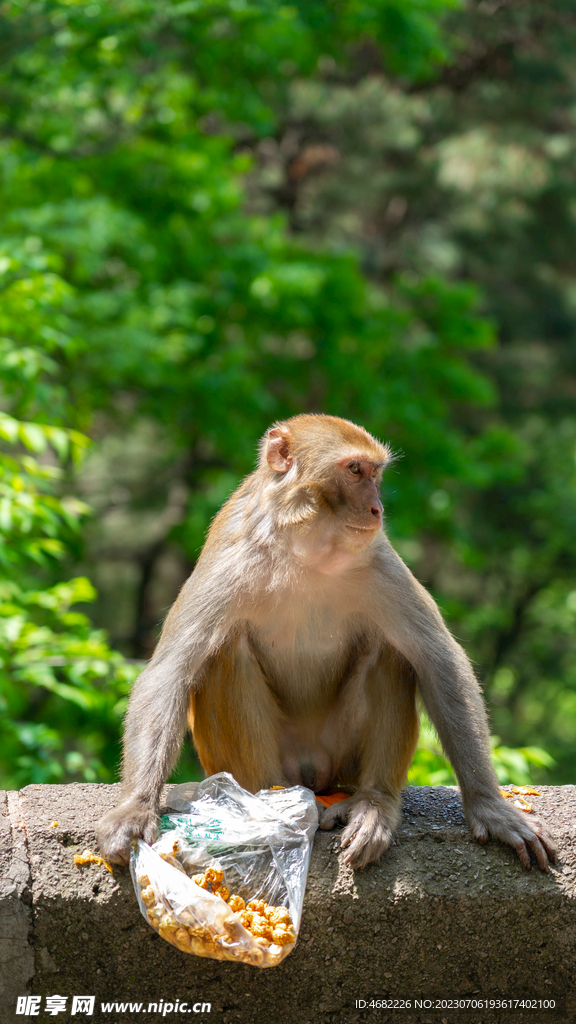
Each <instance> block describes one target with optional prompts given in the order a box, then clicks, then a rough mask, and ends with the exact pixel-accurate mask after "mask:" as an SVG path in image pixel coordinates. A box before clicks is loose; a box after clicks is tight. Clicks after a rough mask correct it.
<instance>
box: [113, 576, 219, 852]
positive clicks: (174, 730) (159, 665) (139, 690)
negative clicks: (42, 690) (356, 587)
mask: <svg viewBox="0 0 576 1024" xmlns="http://www.w3.org/2000/svg"><path fill="white" fill-rule="evenodd" d="M224 579H226V577H225V576H223V575H222V573H221V572H218V566H217V565H214V564H212V560H211V559H204V560H202V561H201V562H200V563H199V565H198V566H197V568H196V569H195V571H194V572H193V574H192V576H191V577H190V578H189V580H188V581H187V582H186V583H185V585H184V587H183V588H182V590H181V592H180V595H179V597H178V599H177V601H176V603H175V604H174V605H173V607H172V609H171V611H170V614H169V615H168V618H167V620H166V623H165V625H164V629H163V631H162V636H161V638H160V641H159V643H158V646H157V648H156V651H155V653H154V656H153V658H152V660H151V661H150V663H149V664H148V666H147V667H146V669H145V670H144V672H143V673H142V674H141V675H140V676H139V677H138V679H137V680H136V683H135V684H134V688H133V690H132V694H131V697H130V704H129V707H128V711H127V714H126V719H125V725H124V751H123V760H122V794H121V799H120V803H119V805H118V807H116V808H115V810H113V811H111V812H110V813H109V814H107V815H106V816H105V817H104V818H102V820H101V821H100V822H99V824H98V829H97V832H98V841H99V844H100V849H101V850H102V852H103V854H104V856H105V857H106V858H107V859H108V860H111V861H113V862H114V863H117V864H126V863H127V862H128V858H129V853H130V843H131V841H132V839H133V838H134V837H141V838H143V839H144V840H145V841H146V842H148V843H151V842H153V840H154V837H155V834H156V824H157V818H158V800H159V796H160V792H161V790H162V786H163V784H164V782H165V781H166V778H167V776H168V775H169V773H170V771H171V769H172V766H173V764H174V762H175V760H176V758H177V756H178V752H179V750H180V746H181V743H182V737H183V734H184V730H185V728H186V715H187V711H188V707H189V701H190V689H191V687H192V686H193V684H194V679H195V677H196V676H197V675H198V672H199V670H200V669H201V667H202V664H203V663H204V661H205V660H206V658H208V657H209V656H210V655H211V654H212V653H213V652H214V651H215V650H217V649H218V647H219V645H220V644H221V643H222V641H223V639H224V637H225V635H226V633H227V632H228V631H229V629H230V628H231V626H232V624H233V622H234V618H235V613H236V612H237V610H238V604H239V601H238V596H237V595H238V587H237V586H235V581H233V580H227V581H226V585H225V586H224V585H223V580H224ZM214 581H219V584H218V585H217V586H216V585H215V582H214Z"/></svg>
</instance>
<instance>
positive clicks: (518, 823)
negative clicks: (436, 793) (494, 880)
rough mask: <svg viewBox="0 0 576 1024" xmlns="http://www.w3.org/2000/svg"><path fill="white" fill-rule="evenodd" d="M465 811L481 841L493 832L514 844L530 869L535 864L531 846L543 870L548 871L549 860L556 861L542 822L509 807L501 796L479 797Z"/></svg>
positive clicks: (494, 835) (553, 846) (523, 862)
mask: <svg viewBox="0 0 576 1024" xmlns="http://www.w3.org/2000/svg"><path fill="white" fill-rule="evenodd" d="M465 814H466V819H467V821H468V824H469V825H470V828H471V830H472V835H473V836H474V838H475V839H476V840H477V841H478V842H479V843H485V842H487V840H488V838H489V836H492V837H493V838H494V839H500V841H501V842H503V843H507V844H508V845H509V846H513V847H514V849H515V850H516V853H517V854H518V857H519V858H520V863H521V865H522V867H523V868H526V869H527V870H530V868H531V866H532V865H531V862H530V850H531V851H532V853H533V854H534V856H535V858H536V861H537V863H538V867H540V868H542V871H549V869H550V863H552V864H555V863H556V859H557V852H556V847H555V845H554V843H553V841H552V840H551V839H550V836H548V835H547V834H546V832H545V830H544V826H543V825H542V822H540V821H539V820H538V818H536V817H534V816H533V815H531V816H530V817H528V816H527V815H526V814H524V813H523V812H521V811H517V810H516V808H515V807H510V805H509V804H507V803H506V802H505V801H504V800H502V798H501V797H496V798H494V799H489V800H486V801H483V800H476V801H474V803H473V804H469V805H468V806H467V807H465Z"/></svg>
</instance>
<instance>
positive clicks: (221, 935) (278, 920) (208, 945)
mask: <svg viewBox="0 0 576 1024" xmlns="http://www.w3.org/2000/svg"><path fill="white" fill-rule="evenodd" d="M162 859H163V860H166V861H168V863H170V861H169V860H168V857H163V858H162ZM179 867H180V869H181V870H182V868H181V865H179ZM223 879H224V873H223V871H221V870H220V869H219V868H207V869H206V871H205V872H204V873H203V874H196V875H193V876H192V881H193V882H195V884H196V885H197V886H198V887H199V888H200V889H203V890H204V891H206V892H211V893H212V894H213V895H215V896H219V897H220V898H221V900H222V901H223V910H224V907H225V908H226V911H229V913H226V912H224V915H223V916H222V917H221V918H220V917H217V919H216V925H213V924H212V925H211V924H210V923H209V922H208V920H206V921H204V922H201V921H199V920H198V919H197V917H196V914H195V913H194V910H193V909H192V908H185V909H184V910H183V911H182V912H181V913H179V914H178V916H177V917H176V916H175V915H174V914H173V913H172V912H171V911H170V910H169V909H167V908H166V906H165V905H164V903H163V902H162V901H161V900H159V899H157V897H156V894H155V892H154V888H153V886H152V885H151V883H150V877H149V875H148V874H145V873H142V874H140V875H139V876H138V883H139V885H140V887H141V891H140V896H141V899H142V902H143V903H144V906H145V907H146V916H147V918H148V921H149V922H150V924H151V925H152V927H153V928H154V929H156V931H157V932H158V934H159V935H160V936H161V937H162V938H163V939H165V940H166V941H167V942H170V943H171V945H173V946H176V947H177V948H178V949H180V950H181V951H182V952H183V953H194V954H195V955H196V956H203V957H211V958H213V959H216V960H236V961H241V962H242V963H247V964H253V965H255V966H262V965H263V963H264V962H266V963H267V964H269V965H273V964H276V963H279V962H280V960H282V959H283V957H284V955H285V950H284V947H285V946H288V945H290V944H293V943H294V942H295V941H296V936H295V934H294V931H293V929H292V924H291V921H290V914H289V912H288V910H287V908H286V907H274V906H271V905H269V904H268V903H266V901H265V900H263V899H257V900H251V901H250V902H249V903H248V905H247V906H246V904H245V901H244V899H243V898H242V897H241V896H238V895H236V894H232V895H230V892H229V889H228V886H226V885H225V884H224V881H223ZM247 907H248V908H249V909H247ZM243 929H246V931H248V932H249V933H250V935H251V936H252V937H253V939H254V943H255V944H256V946H257V947H258V948H254V947H253V948H252V949H246V948H244V949H243V948H242V935H243V934H245V933H244V931H243ZM264 958H265V961H264Z"/></svg>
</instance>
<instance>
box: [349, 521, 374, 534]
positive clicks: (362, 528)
mask: <svg viewBox="0 0 576 1024" xmlns="http://www.w3.org/2000/svg"><path fill="white" fill-rule="evenodd" d="M346 529H347V530H354V533H376V532H377V531H378V530H379V529H380V524H378V526H350V524H349V523H347V524H346Z"/></svg>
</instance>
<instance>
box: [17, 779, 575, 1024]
mask: <svg viewBox="0 0 576 1024" xmlns="http://www.w3.org/2000/svg"><path fill="white" fill-rule="evenodd" d="M541 793H542V796H540V797H534V798H531V799H533V802H534V804H535V809H536V810H537V812H538V814H539V816H540V817H541V818H542V820H543V821H544V822H546V825H547V828H548V830H549V832H550V834H551V835H553V836H554V838H555V839H556V842H557V844H558V847H559V851H560V861H559V865H558V869H557V870H552V871H551V872H550V873H549V874H548V875H545V874H543V873H542V872H540V871H538V869H536V868H534V869H533V870H532V871H530V872H525V871H523V870H522V868H521V867H520V864H519V862H518V860H517V859H516V857H515V855H514V853H513V851H512V850H510V849H508V848H506V847H503V846H501V845H500V844H498V843H489V844H488V845H487V846H486V847H484V848H482V847H480V846H478V845H477V844H476V843H474V841H473V840H472V837H471V835H470V833H469V831H468V829H467V826H466V825H465V822H464V818H463V816H462V811H461V806H460V799H459V796H458V793H457V791H455V790H454V789H451V788H445V787H438V788H435V789H432V788H428V787H423V788H416V787H408V788H407V789H406V790H405V793H404V812H403V818H402V824H401V826H400V828H399V831H398V834H397V837H396V842H395V844H394V846H393V847H392V849H391V850H390V851H389V852H388V854H387V855H386V856H385V857H384V859H383V860H382V862H381V864H379V865H377V866H374V867H371V868H368V869H366V870H365V871H360V872H356V873H353V872H352V871H351V870H350V869H348V868H347V867H346V865H345V864H344V862H343V859H342V857H341V856H340V855H339V852H338V850H339V846H338V833H337V832H334V833H318V834H317V836H316V839H315V842H314V850H313V855H312V862H311V867H310V874H309V879H308V886H307V890H306V900H305V908H304V916H303V921H302V927H301V931H300V937H299V940H298V943H297V945H296V947H295V949H294V952H293V953H292V954H291V955H290V956H289V957H288V958H287V960H286V961H285V962H284V963H283V964H281V965H280V966H279V967H277V968H270V969H268V970H257V969H255V968H250V967H245V966H244V965H239V964H230V963H218V962H216V961H211V960H201V959H198V958H196V957H192V956H189V955H186V954H184V953H181V952H179V951H178V950H176V949H174V948H173V947H171V946H169V945H168V944H167V943H165V942H164V941H163V940H162V939H160V938H159V937H158V936H157V935H156V934H155V933H154V932H153V931H152V929H151V928H150V927H149V926H148V925H147V924H146V922H145V921H144V919H143V918H142V916H141V915H140V912H139V910H138V906H137V902H136V898H135V895H134V892H133V889H132V883H131V880H130V875H129V872H128V871H127V870H124V869H120V868H115V869H114V876H112V875H110V874H109V873H108V871H106V869H105V868H103V867H102V866H98V865H88V866H85V867H82V868H78V867H77V866H76V865H75V864H74V860H73V855H74V854H75V853H77V852H79V851H82V850H83V849H84V848H85V847H87V846H90V847H92V848H93V849H95V848H96V847H95V838H94V826H95V824H96V821H97V820H98V818H99V817H100V816H101V814H103V813H104V812H105V811H106V810H108V809H109V808H110V807H112V806H113V805H114V802H115V800H116V795H117V787H116V786H105V785H90V784H72V785H68V786H34V785H32V786H27V787H26V789H23V790H22V791H21V792H20V793H8V794H6V793H2V794H0V868H1V881H0V966H1V971H0V986H2V987H1V988H0V996H1V998H0V1007H1V1009H0V1018H1V1021H2V1024H4V1022H6V1024H13V1022H14V1024H16V1022H18V1021H20V1022H23V1021H26V1020H31V1019H32V1018H31V1017H25V1016H20V1015H18V1016H16V1014H15V1012H14V1010H15V1005H16V997H17V996H18V995H24V994H25V993H32V994H39V995H42V996H43V997H44V996H46V995H55V994H59V995H66V996H68V1003H67V1008H68V1012H66V1013H62V1014H59V1015H58V1016H50V1015H48V1014H46V1012H45V1010H44V999H42V1004H41V1009H40V1014H39V1016H38V1018H37V1019H38V1020H39V1021H48V1020H50V1021H52V1020H58V1021H67V1020H72V1021H77V1020H78V1021H82V1020H94V1021H107V1022H110V1024H124V1022H126V1024H127V1022H128V1021H133V1020H134V1021H136V1020H144V1021H146V1022H150V1024H153V1022H155V1021H157V1020H182V1019H186V1018H185V1017H183V1016H182V1015H181V1014H180V1013H174V1012H169V1013H167V1014H166V1015H164V1016H162V1014H156V1013H154V1012H146V1013H145V1014H144V1015H142V1016H141V1015H140V1014H134V1013H132V1012H129V1011H128V1009H126V1011H124V1012H120V1011H118V1012H116V1013H114V1012H107V1013H103V1012H102V1011H101V1009H100V1003H101V1002H105V1001H106V1002H113V1001H117V1002H130V1001H133V1002H142V1003H143V1004H144V1006H145V1007H147V1006H148V1003H159V1001H160V1000H161V999H162V1000H164V1002H172V1003H174V1002H175V1001H176V999H179V1000H180V1002H182V1001H185V1000H186V1001H188V1006H189V1007H191V1006H192V1005H193V1004H194V1003H197V1002H198V1001H200V1002H204V1003H208V1002H209V1003H211V1012H210V1013H209V1014H208V1013H198V1014H197V1016H196V1015H195V1016H194V1017H193V1018H192V1019H202V1020H207V1021H214V1022H216V1021H218V1022H224V1024H233V1022H234V1024H235V1022H237V1021H238V1022H241V1024H243V1022H245V1024H252V1022H254V1024H256V1022H258V1024H308V1022H310V1024H316V1021H330V1022H339V1024H340V1022H342V1024H353V1022H355V1021H363V1020H374V1021H376V1020H377V1021H378V1024H383V1022H385V1021H390V1022H392V1021H394V1022H398V1024H400V1022H401V1024H416V1022H418V1024H428V1022H432V1021H434V1022H436V1024H442V1019H443V1018H444V1019H445V1020H447V1021H449V1022H450V1024H466V1022H468V1021H471V1022H472V1021H473V1022H474V1024H480V1022H481V1024H486V1022H489V1021H506V1024H520V1022H522V1024H524V1022H525V1021H526V1022H528V1021H530V1022H531V1024H543V1021H547V1020H550V1021H554V1020H562V1021H565V1022H570V1021H574V1020H576V984H575V982H574V963H575V954H576V824H575V822H576V786H561V787H557V788H556V787H541ZM54 821H56V822H58V824H57V825H53V824H52V823H53V822H54ZM84 994H87V995H95V996H96V1010H95V1012H94V1015H93V1016H92V1017H87V1016H84V1015H76V1016H74V1017H70V1016H69V1010H70V1004H71V997H72V996H73V995H84ZM379 995H380V996H382V995H385V996H388V997H398V998H412V999H413V998H414V997H415V996H416V997H429V998H434V997H440V998H451V999H454V998H475V999H479V998H496V997H502V996H506V997H509V998H527V997H532V998H535V999H544V998H549V997H556V998H561V999H563V1000H564V1009H563V1011H562V1013H561V1015H560V1016H551V1015H550V1014H548V1013H546V1014H540V1013H538V1012H537V1013H534V1012H533V1011H527V1010H506V1011H498V1010H494V1011H493V1010H484V1011H478V1010H476V1011H470V1012H467V1011H465V1010H457V1011H452V1010H450V1011H446V1013H442V1012H438V1011H433V1010H426V1009H416V1008H415V1007H414V1004H413V1005H412V1008H411V1009H410V1010H403V1011H389V1012H387V1011H386V1010H382V1009H380V1010H378V1011H377V1016H374V1013H375V1012H376V1011H368V1010H362V1009H359V1008H357V1007H356V1004H355V1001H356V1000H357V999H361V998H364V999H365V998H366V997H372V996H379ZM188 1019H190V1018H188Z"/></svg>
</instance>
